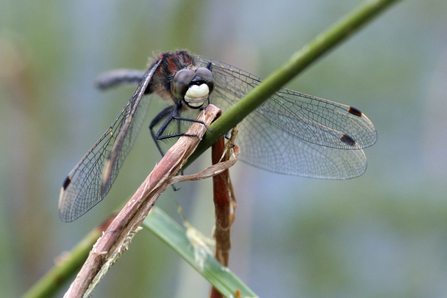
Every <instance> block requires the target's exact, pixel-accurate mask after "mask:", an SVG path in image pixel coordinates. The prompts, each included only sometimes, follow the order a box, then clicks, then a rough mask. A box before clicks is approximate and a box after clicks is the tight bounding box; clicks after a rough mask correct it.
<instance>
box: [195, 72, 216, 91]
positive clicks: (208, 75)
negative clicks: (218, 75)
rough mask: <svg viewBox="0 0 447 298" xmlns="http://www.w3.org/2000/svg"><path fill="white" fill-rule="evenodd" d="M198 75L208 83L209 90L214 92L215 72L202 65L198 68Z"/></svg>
mask: <svg viewBox="0 0 447 298" xmlns="http://www.w3.org/2000/svg"><path fill="white" fill-rule="evenodd" d="M196 75H197V77H199V78H200V79H201V80H202V81H204V82H205V83H206V84H207V85H208V88H209V92H210V93H211V92H213V89H214V76H213V73H212V72H211V71H210V70H209V69H208V68H205V67H200V68H198V69H197V70H196Z"/></svg>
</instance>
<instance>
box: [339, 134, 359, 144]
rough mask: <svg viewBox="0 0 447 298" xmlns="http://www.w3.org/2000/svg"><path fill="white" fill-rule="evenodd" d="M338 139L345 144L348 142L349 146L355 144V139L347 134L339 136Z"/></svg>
mask: <svg viewBox="0 0 447 298" xmlns="http://www.w3.org/2000/svg"><path fill="white" fill-rule="evenodd" d="M340 141H342V142H343V143H345V144H348V145H349V146H351V147H354V146H355V145H356V143H355V140H354V139H353V138H351V137H350V136H348V135H343V136H342V137H341V138H340Z"/></svg>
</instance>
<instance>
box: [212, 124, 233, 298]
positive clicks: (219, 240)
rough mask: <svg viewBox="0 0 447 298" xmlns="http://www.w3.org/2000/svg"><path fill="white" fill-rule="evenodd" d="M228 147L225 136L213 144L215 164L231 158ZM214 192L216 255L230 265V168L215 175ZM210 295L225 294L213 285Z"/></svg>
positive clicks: (231, 208)
mask: <svg viewBox="0 0 447 298" xmlns="http://www.w3.org/2000/svg"><path fill="white" fill-rule="evenodd" d="M232 134H233V135H232V140H231V141H229V142H228V144H230V145H231V144H234V143H233V141H234V138H235V136H236V134H237V132H236V128H234V130H233V131H232ZM226 149H227V148H226V145H225V140H224V137H222V138H220V139H219V140H218V141H217V142H216V143H215V144H214V145H213V146H212V151H211V152H212V153H211V159H212V163H213V165H214V164H218V163H220V162H222V161H227V160H229V159H230V155H231V153H230V150H226ZM213 192H214V193H213V195H214V208H215V216H216V226H215V230H214V237H215V239H216V252H215V257H216V259H217V260H218V261H219V262H220V263H221V264H222V265H224V266H226V267H228V261H229V254H230V248H231V239H230V228H231V224H232V223H233V221H234V210H235V208H236V200H235V198H234V193H233V187H232V185H231V180H230V173H229V171H228V169H226V170H225V171H223V172H222V173H221V174H219V175H216V176H213ZM210 297H211V298H220V297H223V296H222V294H221V293H220V292H218V291H217V289H216V288H214V287H213V288H212V289H211V294H210Z"/></svg>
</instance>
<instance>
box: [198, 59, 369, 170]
mask: <svg viewBox="0 0 447 298" xmlns="http://www.w3.org/2000/svg"><path fill="white" fill-rule="evenodd" d="M196 59H197V61H198V63H199V64H200V66H206V65H207V64H208V63H209V62H211V63H212V65H213V70H212V71H213V75H214V79H215V89H214V91H213V93H212V94H211V102H212V103H214V104H216V105H217V106H218V107H219V108H221V109H222V110H223V111H224V112H225V111H226V110H228V109H229V108H230V107H232V106H233V105H234V104H235V103H236V102H237V101H238V100H240V99H241V98H242V97H244V95H245V94H247V93H248V92H249V91H251V90H252V89H253V88H254V87H255V86H256V85H258V84H259V83H261V81H262V80H261V78H259V77H256V76H254V75H252V74H250V73H248V72H246V71H244V70H241V69H238V68H236V67H234V66H231V65H228V64H226V63H223V62H220V61H218V60H214V59H211V58H208V57H203V56H196ZM376 140H377V132H376V130H375V128H374V125H373V124H372V123H371V121H370V120H369V119H368V118H367V117H366V116H365V115H364V114H363V113H361V112H360V111H359V110H357V109H355V108H352V107H350V106H347V105H343V104H339V103H336V102H332V101H329V100H325V99H322V98H317V97H314V96H311V95H307V94H304V93H300V92H296V91H292V90H289V89H280V90H279V92H276V93H275V94H274V95H273V96H272V97H270V98H269V99H268V100H267V101H266V102H265V103H264V104H262V105H261V106H260V107H259V108H257V109H256V111H255V112H253V113H251V114H250V115H249V116H247V117H246V118H245V119H244V120H243V121H242V122H241V123H240V124H239V135H238V143H239V144H240V146H241V149H242V150H241V155H240V159H241V160H243V161H245V162H247V163H249V164H251V165H253V166H256V167H259V168H262V169H265V170H268V171H272V172H277V173H282V174H289V175H300V176H307V177H315V178H327V179H348V178H353V177H357V176H360V175H361V174H363V173H364V172H365V170H366V164H367V162H366V157H365V155H364V153H363V151H362V148H366V147H369V146H371V145H373V144H374V143H375V142H376Z"/></svg>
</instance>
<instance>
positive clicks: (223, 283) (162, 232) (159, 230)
mask: <svg viewBox="0 0 447 298" xmlns="http://www.w3.org/2000/svg"><path fill="white" fill-rule="evenodd" d="M143 227H145V228H147V229H149V230H151V231H152V232H153V233H154V234H155V235H157V237H159V238H160V239H161V240H163V241H164V242H165V243H166V244H168V245H169V246H170V247H171V248H172V249H174V250H175V251H176V252H177V253H178V254H179V255H180V256H181V257H182V258H183V259H185V261H186V262H188V263H189V264H190V265H191V266H192V267H193V268H194V269H196V270H197V272H199V273H200V274H201V275H202V276H203V277H205V278H206V279H207V280H208V281H209V282H210V283H211V284H212V285H213V286H214V287H215V288H216V289H218V290H219V291H220V292H221V293H222V294H223V295H224V296H226V297H234V293H235V291H236V290H240V291H241V295H242V296H241V297H257V295H256V294H254V293H253V292H252V291H251V290H250V288H248V287H247V286H246V285H245V284H244V283H243V282H242V281H241V280H240V279H239V278H238V277H237V276H236V275H234V274H233V273H232V272H231V271H230V270H229V269H228V268H227V267H224V266H222V265H221V264H220V263H219V262H218V261H217V260H216V259H215V258H214V256H213V255H212V254H210V253H209V252H207V250H206V249H203V247H199V246H198V245H197V243H193V242H191V241H190V237H189V238H188V236H187V230H186V228H184V227H182V226H180V225H179V224H178V223H177V222H176V221H174V220H173V219H172V218H170V217H169V216H168V215H167V214H166V213H164V212H163V211H162V210H161V209H160V208H157V207H155V206H154V207H153V208H152V210H151V212H150V213H149V215H148V216H147V218H146V219H145V220H144V222H143ZM198 254H199V255H200V258H199V259H197V257H196V256H197V255H198Z"/></svg>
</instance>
